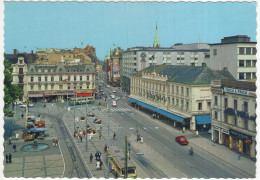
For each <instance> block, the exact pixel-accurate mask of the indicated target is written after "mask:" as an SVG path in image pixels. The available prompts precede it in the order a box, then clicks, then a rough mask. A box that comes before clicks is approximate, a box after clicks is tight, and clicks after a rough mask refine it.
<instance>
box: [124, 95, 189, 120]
mask: <svg viewBox="0 0 260 180" xmlns="http://www.w3.org/2000/svg"><path fill="white" fill-rule="evenodd" d="M129 101H131V102H133V103H136V104H139V105H141V106H143V107H146V108H148V109H150V110H153V111H155V112H157V113H159V114H162V115H164V116H167V117H169V118H171V119H174V120H177V121H179V122H182V121H184V118H182V117H180V116H177V115H175V114H172V113H169V112H167V111H164V110H162V109H158V108H157V107H154V106H151V105H149V104H146V103H143V102H141V101H138V100H136V99H133V98H129Z"/></svg>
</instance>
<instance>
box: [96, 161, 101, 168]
mask: <svg viewBox="0 0 260 180" xmlns="http://www.w3.org/2000/svg"><path fill="white" fill-rule="evenodd" d="M96 169H97V170H99V169H100V162H99V161H97V164H96Z"/></svg>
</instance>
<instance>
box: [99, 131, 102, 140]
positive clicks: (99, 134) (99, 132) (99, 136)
mask: <svg viewBox="0 0 260 180" xmlns="http://www.w3.org/2000/svg"><path fill="white" fill-rule="evenodd" d="M101 136H102V134H101V132H99V140H100V139H101Z"/></svg>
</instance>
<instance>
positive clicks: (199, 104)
mask: <svg viewBox="0 0 260 180" xmlns="http://www.w3.org/2000/svg"><path fill="white" fill-rule="evenodd" d="M198 110H199V111H201V110H202V103H201V102H199V103H198Z"/></svg>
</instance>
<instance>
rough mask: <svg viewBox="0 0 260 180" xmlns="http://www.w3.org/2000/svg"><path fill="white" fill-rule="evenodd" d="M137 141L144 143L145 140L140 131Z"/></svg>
mask: <svg viewBox="0 0 260 180" xmlns="http://www.w3.org/2000/svg"><path fill="white" fill-rule="evenodd" d="M137 141H140V143H143V141H144V139H143V136H141V135H140V134H139V133H138V134H137Z"/></svg>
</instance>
